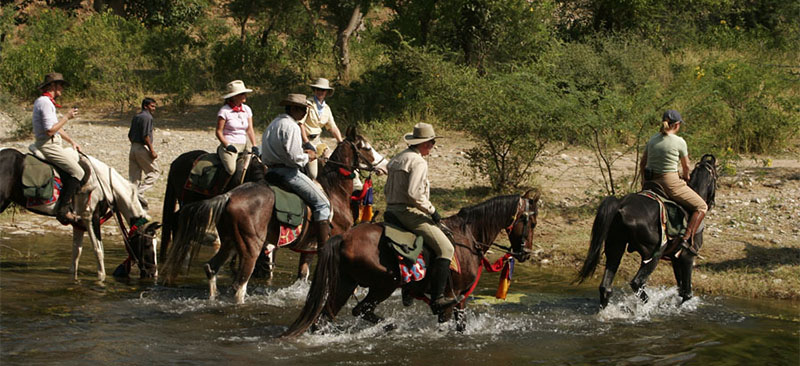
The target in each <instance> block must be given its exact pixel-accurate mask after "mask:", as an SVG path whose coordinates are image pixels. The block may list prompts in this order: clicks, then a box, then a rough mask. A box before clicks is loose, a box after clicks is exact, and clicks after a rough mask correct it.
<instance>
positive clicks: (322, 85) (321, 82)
mask: <svg viewBox="0 0 800 366" xmlns="http://www.w3.org/2000/svg"><path fill="white" fill-rule="evenodd" d="M309 86H310V87H312V88H314V89H323V90H327V91H328V96H331V95H333V91H334V89H333V88H331V82H330V81H328V79H325V78H319V79H317V80H316V81H314V84H311V85H309Z"/></svg>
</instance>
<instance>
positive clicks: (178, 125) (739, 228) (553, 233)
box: [0, 103, 800, 299]
mask: <svg viewBox="0 0 800 366" xmlns="http://www.w3.org/2000/svg"><path fill="white" fill-rule="evenodd" d="M217 108H218V106H217V105H214V104H211V103H209V104H206V105H199V106H195V107H194V108H192V110H190V111H189V113H186V114H178V113H172V112H170V111H166V112H163V111H159V112H157V114H156V116H155V146H156V149H157V151H158V153H159V159H158V162H159V164H160V166H161V169H162V176H161V178H159V180H158V182H157V184H156V186H155V187H154V188H153V189H151V190H149V191H147V192H146V195H145V196H146V198H147V199H148V201H149V202H150V203H151V209H150V215H151V216H152V217H153V218H155V219H160V216H161V212H160V211H161V201H162V197H163V192H164V190H165V186H166V173H167V170H168V169H169V163H170V162H171V161H172V160H173V159H175V158H176V157H177V156H178V155H179V154H181V153H183V152H186V151H189V150H193V149H203V150H207V151H213V150H214V149H215V148H216V146H217V142H216V139H215V137H214V133H213V130H214V118H213V116H214V115H215V112H216V109H217ZM134 114H135V111H129V112H128V113H124V114H119V113H101V112H93V111H82V114H81V116H80V117H79V118H78V119H77V120H73V121H70V122H69V124H68V131H69V133H70V135H71V136H73V137H74V138H75V139H76V140H77V141H78V142H79V143H80V144H81V146H82V147H83V151H84V152H86V153H87V154H89V155H93V156H95V157H98V158H100V159H101V160H103V161H104V162H106V163H107V164H109V165H110V166H112V167H114V168H115V169H117V170H118V171H119V172H120V173H121V174H122V175H123V176H127V172H128V149H129V146H130V145H129V143H128V140H127V132H128V126H129V123H130V119H131V117H132V116H133V115H134ZM13 123H14V121H13V120H12V119H11V118H10V117H8V116H7V115H5V114H2V113H0V131H1V132H2V133H3V137H4V138H5V137H6V136H8V131H10V130H11V129H12V128H13V126H11V124H13ZM261 132H263V127H262V128H261V129H258V128H257V131H256V135H257V136H259V137H258V139H259V140H260V134H261ZM447 135H448V138H447V139H441V141H439V143H438V144H437V146H436V150H435V151H434V152H433V153H432V154H431V156H430V157H429V158H428V159H429V160H428V161H429V165H430V166H431V173H430V179H431V183H432V186H433V187H436V188H439V189H442V190H447V191H451V192H467V193H466V195H470V194H471V195H472V196H471V197H463V199H461V201H459V200H458V199H455V201H456V202H455V203H453V204H452V205H451V206H448V211H449V212H447V213H455V212H454V211H455V207H459V206H462V205H465V204H467V203H470V202H476V201H480V200H482V199H484V197H474V195H476V194H478V195H480V194H481V193H474V192H475V191H474V190H472V191H471V190H470V188H473V187H474V186H476V185H477V186H485V185H486V183H485V182H482V181H481V180H479V179H477V178H476V177H475V176H474V175H473V174H472V172H471V170H470V169H469V165H468V160H467V158H466V154H465V149H467V148H469V147H470V146H471V144H470V142H469V140H468V139H467V138H466V137H465V136H463V135H459V134H457V133H453V132H448V133H447ZM31 142H32V139H28V140H24V141H8V140H5V141H2V146H3V147H12V148H16V149H18V150H20V151H27V146H28V145H29V144H30V143H31ZM332 145H333V141H329V146H332ZM402 148H404V146H403V145H402V144H401V143H400V140H399V137H398V144H397V145H395V146H393V147H389V148H385V151H384V153H386V155H388V156H392V155H393V154H394V153H396V152H398V151H400V150H401V149H402ZM796 150H797V149H795V151H796ZM552 151H553V152H548V153H546V154H545V155H544V156H543V157H542V158H541V164H540V165H539V166H538V167H537V171H536V173H535V174H534V175H533V176H534V177H535V178H534V179H533V182H534V183H535V184H537V185H538V186H540V187H541V191H542V204H543V206H542V210H541V214H540V215H541V217H540V223H541V224H540V225H539V226H538V227H537V232H536V237H537V238H536V242H537V247H538V248H537V249H538V250H537V257H536V259H537V261H536V262H535V264H536V265H541V266H552V267H555V268H554V270H556V269H557V270H563V271H572V272H575V271H577V268H578V266H579V265H580V262H581V261H582V259H583V256H584V255H585V250H586V246H587V245H588V236H589V231H590V228H591V221H592V219H593V211H594V207H595V205H596V202H597V201H598V198H599V197H602V196H604V195H605V192H604V190H603V189H602V188H601V187H602V180H601V177H600V175H599V170H598V168H597V166H596V163H595V160H594V155H593V154H592V153H591V151H588V150H584V149H580V148H567V149H563V150H562V149H553V150H552ZM768 158H769V157H759V158H758V159H745V160H741V161H739V162H738V163H737V165H736V173H735V174H734V175H727V176H722V177H721V178H720V181H719V189H718V193H717V198H716V201H717V206H716V207H714V208H713V209H712V211H711V212H710V214H709V216H708V218H707V235H708V236H709V237H707V239H706V245H705V247H704V248H703V250H702V251H701V255H702V257H703V258H701V259H700V260H698V263H697V266H696V268H697V272H696V276H695V282H694V283H695V287H696V289H697V290H698V291H701V292H706V293H725V294H729V295H740V296H767V297H776V298H793V299H798V298H800V161H798V159H797V158H796V157H791V156H789V157H772V158H771V164H770V165H771V166H765V161H766V159H768ZM634 165H635V162H634V157H633V156H627V155H626V156H621V157H619V160H618V161H617V163H616V164H615V168H616V173H615V174H616V177H618V179H619V178H623V177H625V176H630V175H631V174H632V172H633V169H634ZM379 181H381V179H380V178H379ZM478 192H487V191H486V190H485V189H484V190H479V191H478ZM459 194H464V193H459ZM486 194H487V195H489V194H490V193H488V192H487V193H486ZM377 198H378V201H381V197H377ZM448 199H452V198H448ZM433 201H434V203H436V204H437V205H438V204H439V201H440V198H439V197H433ZM462 202H463V203H462ZM378 205H379V206H380V203H379V204H378ZM44 231H60V232H63V233H64V234H65V235H69V234H70V233H71V229H69V228H67V227H63V226H60V225H58V224H57V222H56V221H55V220H41V217H38V216H36V215H33V214H30V213H27V212H24V211H19V212H16V213H13V214H12V213H5V214H3V215H1V216H0V240H2V239H3V238H5V237H7V236H10V235H30V234H36V233H41V232H44ZM104 232H106V233H107V234H109V235H117V232H116V231H115V229H114V228H113V227H111V226H110V225H108V226H106V227H104ZM637 261H638V258H635V259H634V256H626V259H624V260H623V268H622V270H621V272H620V274H619V276H618V279H619V280H618V282H617V285H620V284H622V283H625V282H626V281H628V280H629V279H630V278H631V277H632V276H633V273H634V272H635V269H636V267H637V266H638V263H637ZM668 267H669V266H660V267H659V269H658V270H657V271H656V273H655V274H654V275H653V277H652V283H653V284H665V285H673V284H674V280H673V279H672V274H671V270H670V269H669V268H668ZM589 281H598V282H599V279H597V278H596V279H592V280H589Z"/></svg>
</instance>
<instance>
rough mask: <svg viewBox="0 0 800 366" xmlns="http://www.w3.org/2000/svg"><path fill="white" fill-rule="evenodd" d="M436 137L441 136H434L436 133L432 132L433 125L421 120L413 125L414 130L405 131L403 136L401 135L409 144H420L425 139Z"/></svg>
mask: <svg viewBox="0 0 800 366" xmlns="http://www.w3.org/2000/svg"><path fill="white" fill-rule="evenodd" d="M438 137H441V136H436V133H435V132H433V126H431V125H430V124H428V123H422V122H420V123H417V124H416V125H414V132H412V133H407V134H405V136H403V138H404V139H405V140H406V143H407V144H409V145H417V144H421V143H423V142H425V141H430V140H433V139H435V138H438Z"/></svg>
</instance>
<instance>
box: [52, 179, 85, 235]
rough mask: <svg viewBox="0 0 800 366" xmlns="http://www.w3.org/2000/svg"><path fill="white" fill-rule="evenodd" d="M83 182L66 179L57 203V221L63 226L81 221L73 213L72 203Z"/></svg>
mask: <svg viewBox="0 0 800 366" xmlns="http://www.w3.org/2000/svg"><path fill="white" fill-rule="evenodd" d="M80 185H81V182H80V181H79V180H78V179H76V178H74V177H66V178H65V179H64V186H63V187H61V193H60V196H58V202H56V207H55V211H56V219H57V220H58V222H60V223H61V224H62V225H69V224H78V223H80V219H79V218H78V216H76V215H75V214H74V213H73V212H72V201H73V198H74V197H75V192H77V191H78V188H80Z"/></svg>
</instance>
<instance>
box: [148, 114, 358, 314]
mask: <svg viewBox="0 0 800 366" xmlns="http://www.w3.org/2000/svg"><path fill="white" fill-rule="evenodd" d="M346 136H347V137H346V138H345V140H344V141H342V142H340V143H339V144H338V146H337V147H336V149H335V150H334V152H333V154H332V155H331V157H330V159H329V160H328V163H327V164H326V165H325V167H324V168H323V169H322V172H321V174H319V176H318V177H317V181H319V183H320V184H321V185H322V188H323V190H324V191H325V193H326V194H327V195H328V199H329V200H330V203H331V211H333V213H334V215H333V218H332V222H331V224H332V225H333V230H332V231H331V232H332V235H335V234H338V233H342V232H344V231H345V230H347V229H349V228H350V227H351V226H353V216H352V214H351V212H350V195H351V194H352V192H353V180H352V176H351V174H350V173H352V172H353V171H355V170H358V169H371V168H372V167H371V163H372V154H371V151H370V150H371V149H372V148H371V147H370V146H369V144H368V143H367V141H366V140H365V139H364V138H363V137H362V136H359V135H356V130H355V128H350V129H348V130H347V133H346ZM274 200H275V196H274V193H273V192H272V189H270V188H269V186H268V185H267V183H266V182H265V181H263V180H262V181H258V182H251V183H245V184H243V185H241V186H239V187H236V188H234V189H233V190H231V191H229V192H227V193H225V194H222V195H220V196H217V197H215V198H212V199H209V200H205V201H200V202H196V203H193V204H189V205H187V206H185V207H184V208H182V209H181V216H180V219H179V220H180V222H179V227H180V230H179V231H178V234H177V235H176V240H175V243H173V245H172V246H171V247H170V249H169V253H168V255H167V259H166V263H165V268H164V271H163V272H164V273H165V274H166V282H167V283H171V282H172V281H174V279H175V277H176V276H177V275H178V273H179V272H180V271H181V269H182V267H183V262H184V260H185V259H186V258H187V257H189V260H191V257H193V256H194V255H195V254H196V252H197V250H198V247H197V243H198V241H199V240H201V239H202V238H203V237H204V236H205V232H206V229H207V226H208V225H210V223H214V224H216V228H217V232H218V233H219V237H220V241H221V242H222V245H221V247H220V249H219V251H218V252H217V254H216V255H214V257H213V258H211V260H209V261H208V262H207V263H206V264H205V266H204V269H205V272H206V276H207V277H208V279H209V292H210V294H209V297H210V298H212V299H213V298H215V297H216V294H217V287H216V277H217V273H218V271H219V269H220V267H221V266H222V265H223V264H224V263H225V262H227V261H228V260H229V259H230V257H231V256H232V255H233V253H234V250H235V253H236V254H237V255H238V258H239V261H238V265H237V267H238V268H237V269H236V274H235V279H234V285H233V287H234V288H235V290H236V301H237V303H243V302H244V296H245V293H246V292H247V282H248V281H249V279H250V275H251V274H252V272H253V268H254V266H255V261H256V259H257V258H258V257H259V254H260V253H261V252H262V251H263V248H264V246H265V245H266V244H267V243H277V242H278V240H277V239H278V234H279V228H278V221H277V220H276V219H275V218H274V217H273V205H274ZM305 226H306V227H309V229H306V230H304V232H303V233H302V234H301V237H300V238H299V239H297V241H296V243H297V244H296V245H297V246H298V247H301V248H302V247H305V244H306V243H307V242H310V241H314V240H315V238H316V232H315V231H316V226H315V225H305Z"/></svg>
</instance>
